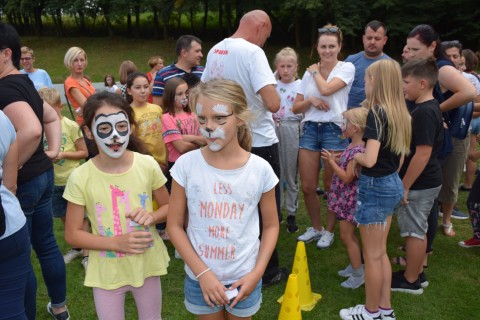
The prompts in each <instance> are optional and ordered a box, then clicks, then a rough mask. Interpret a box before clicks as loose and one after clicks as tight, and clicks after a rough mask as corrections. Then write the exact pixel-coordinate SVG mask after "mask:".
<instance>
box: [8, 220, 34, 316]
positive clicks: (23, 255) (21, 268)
mask: <svg viewBox="0 0 480 320" xmlns="http://www.w3.org/2000/svg"><path fill="white" fill-rule="evenodd" d="M0 248H1V250H0V310H1V311H0V319H1V320H4V319H15V320H25V319H35V299H36V297H35V295H36V290H33V292H31V291H29V292H27V286H28V287H31V288H35V285H36V282H35V274H34V273H33V269H32V265H31V263H30V243H29V238H28V229H27V226H26V225H25V226H23V227H22V228H21V229H20V230H18V231H17V232H15V233H14V234H12V235H11V236H9V237H7V238H5V239H2V240H0ZM27 294H28V295H27ZM28 304H30V305H31V304H33V314H32V313H29V314H25V312H26V309H31V306H30V307H29V306H28ZM27 315H28V318H27Z"/></svg>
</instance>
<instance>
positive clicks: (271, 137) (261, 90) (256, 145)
mask: <svg viewBox="0 0 480 320" xmlns="http://www.w3.org/2000/svg"><path fill="white" fill-rule="evenodd" d="M271 31H272V24H271V22H270V18H269V17H268V15H267V14H266V13H265V12H264V11H262V10H254V11H250V12H248V13H246V14H245V15H244V16H243V17H242V19H241V20H240V25H239V26H238V29H237V30H236V31H235V33H234V34H233V35H232V36H231V37H230V38H226V39H224V40H222V41H220V42H219V43H217V44H216V45H215V46H214V47H213V48H212V49H211V50H210V52H209V53H208V56H207V63H206V65H205V70H204V72H203V75H202V81H203V82H207V81H208V80H210V79H213V78H223V79H229V80H233V81H236V82H238V83H239V84H240V85H241V86H242V88H243V90H244V91H245V95H246V97H247V103H248V107H249V109H250V111H251V112H252V113H253V120H252V122H251V129H252V149H251V152H252V153H253V154H256V155H258V156H260V157H262V158H263V159H265V160H266V161H268V163H270V165H271V166H272V168H273V171H274V172H275V174H276V175H277V177H279V178H280V159H279V154H278V139H277V135H276V133H275V124H274V122H273V118H272V112H277V111H278V109H279V108H280V96H279V95H278V93H277V91H276V90H275V86H276V84H277V81H276V80H275V77H274V76H273V73H272V70H271V69H270V65H269V64H268V60H267V57H266V56H265V52H264V51H263V50H262V48H261V47H263V45H264V44H265V42H266V41H267V39H268V37H269V36H270V32H271ZM275 198H276V200H277V210H278V216H279V220H281V212H280V184H277V186H276V187H275ZM260 225H261V216H260ZM261 230H262V228H260V233H261ZM260 238H261V234H260ZM287 276H288V273H287V270H286V269H285V268H279V266H278V254H277V251H276V250H274V252H273V254H272V257H271V259H270V261H269V263H268V266H267V269H266V270H265V274H264V275H263V278H262V281H263V286H264V287H265V286H269V285H273V284H276V283H278V282H280V281H283V280H285V279H286V278H287Z"/></svg>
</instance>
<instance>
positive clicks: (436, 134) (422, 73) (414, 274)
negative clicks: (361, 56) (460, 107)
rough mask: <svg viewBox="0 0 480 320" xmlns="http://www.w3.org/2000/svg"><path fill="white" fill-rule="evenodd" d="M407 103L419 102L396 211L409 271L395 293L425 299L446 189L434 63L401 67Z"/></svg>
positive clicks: (396, 280) (398, 276) (398, 277)
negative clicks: (430, 231)
mask: <svg viewBox="0 0 480 320" xmlns="http://www.w3.org/2000/svg"><path fill="white" fill-rule="evenodd" d="M402 76H403V82H404V94H405V99H407V100H409V101H412V102H415V104H414V106H413V107H412V108H410V110H409V111H410V115H411V117H412V142H411V145H410V154H409V155H408V156H407V157H406V158H405V161H404V163H403V166H402V168H401V169H400V177H401V178H402V182H403V187H404V190H405V193H404V198H403V201H402V206H401V207H400V208H399V209H398V210H397V218H398V225H399V228H400V236H402V237H405V238H406V248H407V258H406V262H407V263H406V269H405V270H404V271H403V270H402V271H400V272H395V273H394V274H393V276H392V291H402V292H408V293H413V294H421V293H422V292H423V288H422V286H421V282H422V283H425V281H420V280H419V278H423V279H424V278H425V275H424V274H423V261H424V258H425V249H426V245H427V238H426V233H427V228H428V223H427V218H428V215H429V213H430V209H431V208H432V204H433V202H434V201H435V198H436V197H437V195H438V193H439V191H440V189H441V186H442V170H441V167H440V163H439V161H438V157H437V156H438V154H439V152H440V150H441V148H442V143H443V120H442V113H441V111H440V105H439V103H438V101H437V100H435V99H434V98H433V94H432V91H433V87H434V85H435V83H436V82H437V78H438V69H437V66H436V64H435V61H434V60H433V59H420V60H415V61H409V62H407V63H406V64H405V65H404V66H403V67H402Z"/></svg>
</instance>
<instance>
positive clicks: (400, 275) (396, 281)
mask: <svg viewBox="0 0 480 320" xmlns="http://www.w3.org/2000/svg"><path fill="white" fill-rule="evenodd" d="M404 273H405V271H404V270H401V271H397V272H393V273H392V285H391V290H392V291H398V292H406V293H411V294H422V293H423V288H422V286H421V285H420V280H419V279H417V280H416V281H415V282H413V283H410V282H408V281H407V279H405V276H404Z"/></svg>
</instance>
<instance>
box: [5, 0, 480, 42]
mask: <svg viewBox="0 0 480 320" xmlns="http://www.w3.org/2000/svg"><path fill="white" fill-rule="evenodd" d="M0 7H1V8H2V10H1V11H0V20H3V19H4V18H6V20H8V22H9V23H11V24H13V25H14V26H15V27H16V28H17V29H18V30H19V32H20V33H21V34H22V35H31V34H35V35H42V32H43V33H44V34H50V35H51V34H53V32H52V31H51V30H52V26H51V23H52V22H53V26H54V27H55V34H56V35H57V36H65V35H82V36H98V35H104V36H105V35H108V36H109V37H114V36H116V35H123V36H125V35H126V36H135V37H144V38H154V39H157V38H159V37H162V38H164V39H168V38H169V37H172V36H174V37H176V36H178V35H180V34H184V33H195V34H196V35H199V36H201V37H202V38H203V39H204V40H212V41H215V40H218V39H215V38H214V37H215V36H216V35H221V36H222V37H223V36H227V35H229V34H231V33H233V31H234V27H235V25H236V22H237V21H238V19H239V17H241V16H242V15H243V14H244V13H245V12H247V11H249V10H252V9H258V8H262V9H264V10H265V11H266V12H267V13H268V14H269V15H270V16H271V17H272V21H273V25H274V28H273V32H272V39H274V41H276V42H277V43H282V44H290V43H291V42H295V43H296V44H297V45H300V44H303V45H305V44H306V45H310V44H311V43H312V42H314V40H315V38H316V29H317V28H318V27H319V26H322V25H324V24H326V23H329V22H330V23H335V24H337V25H338V26H339V27H340V28H342V30H343V32H344V34H345V35H346V36H347V40H349V41H348V43H347V46H351V45H354V46H358V45H360V42H359V41H356V40H352V39H349V38H348V37H349V36H351V37H353V36H356V37H358V36H360V35H361V34H362V32H363V27H364V25H365V24H366V23H367V22H368V21H371V20H374V19H379V20H382V21H383V22H385V23H386V25H387V26H388V28H389V31H390V32H389V36H390V39H391V40H392V43H393V44H394V45H395V47H396V50H400V49H401V47H402V46H403V45H402V44H403V43H404V37H405V35H406V34H407V33H408V31H410V30H411V29H412V28H413V27H414V26H415V25H417V24H421V23H429V24H431V25H433V26H434V28H435V29H436V30H437V31H438V32H439V33H440V34H441V35H442V38H449V39H453V38H455V39H459V40H462V41H463V42H464V45H465V46H466V47H470V48H473V49H474V50H476V49H477V47H478V46H479V44H480V40H479V39H480V24H479V23H478V21H480V6H478V1H476V0H458V1H456V2H452V1H451V0H435V1H409V0H361V1H358V0H323V1H318V0H280V1H278V0H256V1H251V0H250V1H233V0H223V1H220V0H202V1H196V0H131V1H130V0H86V1H84V0H43V1H34V0H20V1H18V0H0ZM36 10H37V11H38V10H41V13H42V14H43V16H41V15H40V16H38V15H37V14H36V13H35V12H36ZM144 13H145V15H143V18H142V14H144ZM137 17H140V21H137ZM39 19H41V20H39ZM37 20H39V21H37ZM212 20H213V21H216V22H217V23H211V22H210V21H212ZM70 21H71V22H73V23H70ZM64 22H65V23H64ZM43 24H46V27H45V28H44V26H43ZM49 24H50V25H49ZM200 26H201V27H200ZM160 28H161V30H162V32H160ZM352 49H353V48H352ZM355 49H360V48H355Z"/></svg>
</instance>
